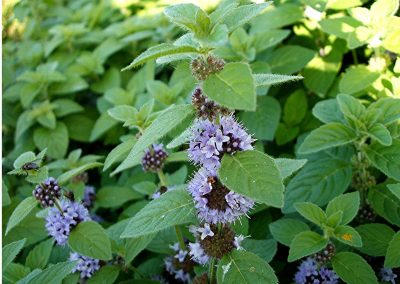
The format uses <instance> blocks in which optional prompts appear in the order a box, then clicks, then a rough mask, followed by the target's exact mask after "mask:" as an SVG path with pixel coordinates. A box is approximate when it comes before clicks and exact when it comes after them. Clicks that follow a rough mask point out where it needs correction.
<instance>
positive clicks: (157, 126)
mask: <svg viewBox="0 0 400 284" xmlns="http://www.w3.org/2000/svg"><path fill="white" fill-rule="evenodd" d="M193 116H194V110H193V107H192V106H191V105H172V106H170V107H169V108H167V109H166V110H165V111H163V112H162V113H161V114H160V115H158V116H157V118H156V119H155V120H154V121H153V123H152V124H151V125H150V126H149V127H148V128H147V129H146V130H145V131H144V133H143V135H142V136H140V138H139V140H138V141H137V142H136V144H135V145H134V146H133V148H132V150H131V151H130V153H129V155H128V157H126V159H125V160H124V161H123V162H122V164H121V165H119V167H118V168H117V169H116V170H115V171H114V172H113V174H116V173H118V172H120V171H122V170H125V169H128V168H131V167H133V166H135V165H137V164H138V163H139V162H140V159H141V158H142V155H143V152H144V150H146V149H147V147H149V146H150V145H151V144H152V143H154V142H156V141H157V140H158V139H160V138H162V137H163V136H164V135H166V134H167V133H168V132H170V131H171V130H173V129H175V128H176V127H177V126H179V124H181V123H182V122H183V121H184V120H187V119H189V118H191V117H193Z"/></svg>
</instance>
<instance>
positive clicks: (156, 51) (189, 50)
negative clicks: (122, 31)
mask: <svg viewBox="0 0 400 284" xmlns="http://www.w3.org/2000/svg"><path fill="white" fill-rule="evenodd" d="M196 53H198V51H197V49H196V48H194V47H192V46H175V45H172V44H169V43H162V44H159V45H156V46H153V47H150V48H149V49H147V50H146V51H145V52H143V53H142V54H140V55H139V56H138V57H136V58H135V60H133V61H132V63H131V64H129V65H128V66H127V67H125V68H124V69H122V71H125V70H128V69H132V68H135V67H138V66H139V65H142V64H144V63H146V62H147V61H149V60H153V59H157V58H159V57H162V56H166V55H175V54H196Z"/></svg>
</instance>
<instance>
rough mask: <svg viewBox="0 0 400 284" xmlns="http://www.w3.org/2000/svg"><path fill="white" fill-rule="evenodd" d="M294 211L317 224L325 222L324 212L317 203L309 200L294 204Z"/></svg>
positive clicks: (320, 224)
mask: <svg viewBox="0 0 400 284" xmlns="http://www.w3.org/2000/svg"><path fill="white" fill-rule="evenodd" d="M294 208H296V211H297V212H299V213H300V215H301V216H303V217H304V218H306V219H307V220H309V221H311V222H313V223H314V224H316V225H318V226H320V227H321V226H322V225H323V224H324V223H325V222H326V218H327V217H326V214H325V212H324V211H323V210H322V209H321V208H320V207H318V206H317V205H315V204H313V203H310V202H298V203H295V204H294Z"/></svg>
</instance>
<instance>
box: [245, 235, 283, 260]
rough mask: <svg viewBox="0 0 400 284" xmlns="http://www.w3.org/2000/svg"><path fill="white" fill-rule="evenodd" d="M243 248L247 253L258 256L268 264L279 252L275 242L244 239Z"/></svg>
mask: <svg viewBox="0 0 400 284" xmlns="http://www.w3.org/2000/svg"><path fill="white" fill-rule="evenodd" d="M241 246H242V247H243V248H244V249H245V250H246V251H248V252H252V253H254V254H256V255H257V256H259V257H261V258H262V259H263V260H265V261H266V262H270V261H271V260H272V259H273V257H274V255H275V254H276V252H277V250H278V246H277V243H276V241H275V240H253V239H244V240H243V242H242V243H241Z"/></svg>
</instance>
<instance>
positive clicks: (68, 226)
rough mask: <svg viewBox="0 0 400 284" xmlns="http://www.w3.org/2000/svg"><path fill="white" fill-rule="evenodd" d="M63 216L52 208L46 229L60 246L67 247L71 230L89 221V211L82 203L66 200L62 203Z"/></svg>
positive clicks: (47, 218)
mask: <svg viewBox="0 0 400 284" xmlns="http://www.w3.org/2000/svg"><path fill="white" fill-rule="evenodd" d="M60 205H61V209H62V210H63V212H64V213H63V214H61V212H60V211H59V210H58V209H57V208H55V207H52V208H50V210H49V213H48V215H47V217H46V229H47V231H48V233H49V235H50V236H52V237H53V238H54V239H55V241H56V242H57V244H58V245H65V244H66V243H67V241H68V236H69V234H70V232H71V230H72V229H73V228H74V227H75V226H77V225H78V223H80V222H83V221H89V220H90V216H89V211H88V210H87V209H86V208H85V207H84V206H83V205H82V204H80V203H78V202H72V201H70V200H67V199H64V200H62V201H61V204H60Z"/></svg>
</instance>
